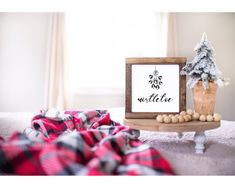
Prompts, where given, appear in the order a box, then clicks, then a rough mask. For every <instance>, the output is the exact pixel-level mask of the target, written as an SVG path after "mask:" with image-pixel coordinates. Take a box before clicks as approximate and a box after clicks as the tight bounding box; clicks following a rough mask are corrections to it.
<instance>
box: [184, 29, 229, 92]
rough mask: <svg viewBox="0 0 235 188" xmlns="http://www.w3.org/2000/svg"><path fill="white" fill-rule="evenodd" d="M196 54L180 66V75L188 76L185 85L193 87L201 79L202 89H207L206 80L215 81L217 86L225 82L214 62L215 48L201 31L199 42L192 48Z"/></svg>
mask: <svg viewBox="0 0 235 188" xmlns="http://www.w3.org/2000/svg"><path fill="white" fill-rule="evenodd" d="M194 50H195V51H196V54H197V55H196V56H195V57H194V59H193V60H192V61H190V62H187V64H186V65H185V66H184V67H183V68H182V70H181V75H187V76H189V79H188V82H187V86H188V87H190V88H193V87H194V85H195V84H196V83H197V82H198V81H202V83H203V87H204V89H208V86H209V85H208V82H210V81H212V82H215V83H216V84H217V85H218V86H222V85H224V83H225V80H224V78H222V76H221V71H220V70H219V69H218V67H217V66H216V63H215V59H214V55H215V50H214V48H213V47H212V46H211V44H210V42H209V41H208V39H207V36H206V33H203V35H202V39H201V42H200V43H198V44H197V46H196V47H195V49H194Z"/></svg>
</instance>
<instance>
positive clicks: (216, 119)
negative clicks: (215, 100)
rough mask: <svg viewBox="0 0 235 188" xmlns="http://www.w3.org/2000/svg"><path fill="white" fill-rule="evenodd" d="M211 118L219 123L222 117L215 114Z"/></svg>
mask: <svg viewBox="0 0 235 188" xmlns="http://www.w3.org/2000/svg"><path fill="white" fill-rule="evenodd" d="M213 118H214V121H220V120H221V119H222V116H221V115H220V114H218V113H216V114H214V116H213Z"/></svg>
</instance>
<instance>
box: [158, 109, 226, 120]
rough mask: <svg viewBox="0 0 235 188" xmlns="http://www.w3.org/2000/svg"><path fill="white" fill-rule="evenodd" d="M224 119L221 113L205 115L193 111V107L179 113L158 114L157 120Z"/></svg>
mask: <svg viewBox="0 0 235 188" xmlns="http://www.w3.org/2000/svg"><path fill="white" fill-rule="evenodd" d="M221 119H222V117H221V115H220V114H218V113H215V114H214V115H203V114H201V115H200V114H199V113H198V112H195V111H193V110H192V109H188V110H187V111H181V112H180V113H179V114H176V115H173V114H169V115H167V114H163V115H158V116H157V117H156V120H157V122H159V123H183V122H189V121H192V120H193V121H202V122H206V121H207V122H212V121H216V122H218V121H220V120H221Z"/></svg>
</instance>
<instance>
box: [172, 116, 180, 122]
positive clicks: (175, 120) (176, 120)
mask: <svg viewBox="0 0 235 188" xmlns="http://www.w3.org/2000/svg"><path fill="white" fill-rule="evenodd" d="M171 122H172V123H178V122H179V119H178V118H177V117H175V116H173V117H171Z"/></svg>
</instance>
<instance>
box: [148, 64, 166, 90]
mask: <svg viewBox="0 0 235 188" xmlns="http://www.w3.org/2000/svg"><path fill="white" fill-rule="evenodd" d="M149 78H150V80H149V84H151V87H152V88H153V89H159V88H160V86H161V85H162V84H163V82H162V76H160V75H159V72H158V71H157V69H156V66H155V70H154V71H153V74H150V75H149Z"/></svg>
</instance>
